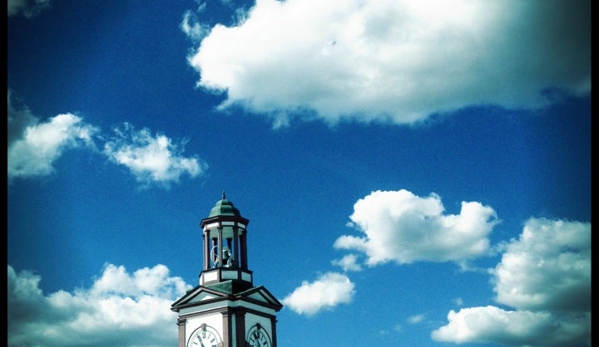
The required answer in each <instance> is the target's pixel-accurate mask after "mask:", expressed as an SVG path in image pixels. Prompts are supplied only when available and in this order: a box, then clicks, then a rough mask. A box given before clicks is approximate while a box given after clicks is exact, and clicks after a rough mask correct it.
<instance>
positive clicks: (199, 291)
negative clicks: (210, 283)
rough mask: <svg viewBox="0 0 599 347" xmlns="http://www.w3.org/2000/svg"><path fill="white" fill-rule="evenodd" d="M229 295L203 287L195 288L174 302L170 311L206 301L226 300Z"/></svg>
mask: <svg viewBox="0 0 599 347" xmlns="http://www.w3.org/2000/svg"><path fill="white" fill-rule="evenodd" d="M228 297H229V295H228V294H226V293H222V292H219V291H216V290H211V289H209V288H206V287H203V286H197V287H195V288H193V289H191V290H190V291H188V292H187V293H186V294H185V295H183V297H181V298H180V299H179V300H177V301H175V302H174V303H173V304H172V305H171V310H172V311H179V308H181V307H184V306H188V305H190V304H194V303H198V302H202V301H206V300H218V299H226V298H228Z"/></svg>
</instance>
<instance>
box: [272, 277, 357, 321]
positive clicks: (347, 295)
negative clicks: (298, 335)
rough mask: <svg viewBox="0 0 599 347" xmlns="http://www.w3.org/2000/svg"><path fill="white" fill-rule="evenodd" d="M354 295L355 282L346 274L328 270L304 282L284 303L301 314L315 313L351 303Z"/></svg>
mask: <svg viewBox="0 0 599 347" xmlns="http://www.w3.org/2000/svg"><path fill="white" fill-rule="evenodd" d="M353 295H354V284H353V283H352V282H351V281H350V280H349V278H348V277H347V276H345V275H342V274H339V273H334V272H328V273H326V274H324V275H322V276H320V277H319V278H318V280H316V281H314V282H312V283H309V282H307V281H304V282H302V285H301V286H300V287H298V288H296V289H295V290H294V291H293V293H291V294H289V295H287V296H286V297H285V298H284V299H283V300H282V303H283V304H284V305H286V306H287V307H289V308H290V309H292V310H293V311H294V312H296V313H299V314H305V315H308V316H311V315H314V314H316V313H318V312H320V311H321V310H323V309H332V308H334V307H336V306H337V305H339V304H349V303H351V301H352V298H353Z"/></svg>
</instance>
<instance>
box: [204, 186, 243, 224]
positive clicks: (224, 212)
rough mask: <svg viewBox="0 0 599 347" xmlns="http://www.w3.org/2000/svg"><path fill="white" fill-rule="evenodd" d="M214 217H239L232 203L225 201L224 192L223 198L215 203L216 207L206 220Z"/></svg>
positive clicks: (237, 210)
mask: <svg viewBox="0 0 599 347" xmlns="http://www.w3.org/2000/svg"><path fill="white" fill-rule="evenodd" d="M216 216H234V217H241V214H240V213H239V209H237V207H235V206H234V205H233V203H232V202H231V201H229V200H227V197H226V196H225V192H223V198H222V199H221V200H219V201H217V202H216V205H214V207H213V208H212V209H211V210H210V214H209V215H208V218H211V217H216Z"/></svg>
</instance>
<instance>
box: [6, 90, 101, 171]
mask: <svg viewBox="0 0 599 347" xmlns="http://www.w3.org/2000/svg"><path fill="white" fill-rule="evenodd" d="M9 98H10V96H9ZM8 111H9V119H8V122H9V146H8V158H7V163H8V177H9V178H14V177H31V176H46V175H49V174H51V173H52V172H53V171H54V167H53V164H54V162H55V161H56V160H57V159H58V158H59V157H60V156H61V155H62V154H63V152H64V151H65V150H67V149H74V148H80V147H93V141H92V136H93V135H94V134H96V133H97V132H98V129H97V128H96V127H94V126H91V125H89V124H86V123H85V122H83V120H82V118H81V117H78V116H75V115H73V114H71V113H65V114H59V115H58V116H55V117H53V118H50V119H49V120H48V121H47V122H45V123H37V119H35V118H34V117H33V116H32V115H31V113H30V112H29V111H28V109H26V108H24V109H23V110H21V111H15V110H14V109H12V108H11V106H10V104H9V107H8ZM13 122H14V123H15V124H14V125H13V124H11V123H13ZM10 132H12V134H10Z"/></svg>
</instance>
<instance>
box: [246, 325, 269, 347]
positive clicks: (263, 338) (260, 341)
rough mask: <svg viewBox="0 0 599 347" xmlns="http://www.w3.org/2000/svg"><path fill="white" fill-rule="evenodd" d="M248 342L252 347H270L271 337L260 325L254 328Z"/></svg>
mask: <svg viewBox="0 0 599 347" xmlns="http://www.w3.org/2000/svg"><path fill="white" fill-rule="evenodd" d="M247 340H248V342H249V344H250V346H251V347H270V337H269V336H268V333H267V332H266V331H265V330H264V329H263V328H261V327H260V326H259V325H257V326H254V327H252V329H251V330H250V333H249V334H248V339H247Z"/></svg>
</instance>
